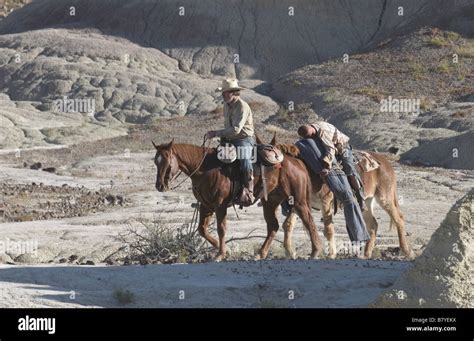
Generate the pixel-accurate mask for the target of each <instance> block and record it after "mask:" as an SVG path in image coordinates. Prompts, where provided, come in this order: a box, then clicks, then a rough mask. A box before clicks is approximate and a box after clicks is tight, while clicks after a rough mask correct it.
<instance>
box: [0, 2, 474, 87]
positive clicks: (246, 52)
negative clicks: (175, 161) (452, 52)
mask: <svg viewBox="0 0 474 341" xmlns="http://www.w3.org/2000/svg"><path fill="white" fill-rule="evenodd" d="M469 4H472V2H471V1H470V0H456V1H453V0H449V1H443V0H416V1H413V0H398V1H390V0H362V1H357V2H352V1H346V0H318V1H312V0H296V1H295V0H291V1H287V0H285V1H281V0H257V1H255V0H218V1H216V0H202V1H199V2H196V1H194V0H183V1H181V2H180V3H179V4H177V3H176V2H175V1H173V0H160V1H151V0H146V1H143V0H102V1H96V0H80V1H75V2H74V12H71V8H70V6H71V3H69V2H64V1H61V0H45V1H38V2H34V3H32V4H30V5H29V6H26V7H25V8H23V9H22V10H21V11H16V12H15V13H14V14H13V15H11V16H9V17H8V18H7V19H6V20H5V21H4V22H2V23H1V24H0V34H7V33H23V32H25V31H29V30H43V29H46V28H67V29H78V28H95V29H98V30H100V31H101V32H103V33H105V34H107V35H113V36H119V37H124V38H126V39H128V40H130V41H132V42H134V43H136V44H138V45H140V46H144V47H153V48H156V49H159V50H160V51H162V52H164V53H166V54H167V55H168V56H170V57H171V58H173V59H175V60H176V61H178V62H179V66H180V68H181V69H182V70H183V71H186V72H189V71H192V72H194V73H198V74H201V75H205V76H214V75H219V76H227V75H231V74H234V73H235V74H236V76H237V77H238V78H239V79H245V78H257V79H265V80H270V81H272V80H276V79H277V78H279V77H280V76H281V75H283V74H285V73H287V72H290V71H293V70H294V69H295V68H297V67H301V66H304V65H306V64H316V63H320V62H323V61H326V60H328V59H330V58H334V57H339V56H341V55H342V54H343V53H350V54H352V53H354V52H356V51H360V50H364V49H369V48H371V47H373V46H375V45H376V44H377V43H378V42H380V41H383V40H384V39H387V38H389V37H392V36H394V35H398V34H401V33H403V32H407V31H409V30H412V29H413V28H415V27H419V26H421V25H424V24H430V25H437V24H439V23H441V22H444V21H447V20H449V19H450V18H453V17H455V16H456V15H457V14H458V13H462V12H463V11H464V9H465V8H466V6H468V5H469ZM181 7H182V8H181ZM399 7H403V9H402V10H403V13H402V12H400V9H399ZM235 54H238V55H239V63H238V64H236V63H235V59H234V55H235Z"/></svg>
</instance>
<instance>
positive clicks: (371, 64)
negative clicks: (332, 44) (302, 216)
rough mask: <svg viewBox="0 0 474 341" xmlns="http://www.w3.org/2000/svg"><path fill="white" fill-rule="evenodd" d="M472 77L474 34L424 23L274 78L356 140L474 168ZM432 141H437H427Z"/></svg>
mask: <svg viewBox="0 0 474 341" xmlns="http://www.w3.org/2000/svg"><path fill="white" fill-rule="evenodd" d="M453 56H456V58H454V57H453ZM473 84H474V39H472V38H469V37H467V36H463V35H460V34H458V33H456V32H450V31H441V30H439V29H433V28H424V29H421V30H419V31H417V32H414V33H411V34H408V35H405V36H401V37H397V38H394V39H389V40H387V41H384V42H382V43H381V44H379V46H378V47H377V48H376V49H374V50H373V51H372V52H368V53H364V54H355V55H351V56H348V59H347V60H346V62H345V61H344V59H343V58H340V59H335V60H331V61H329V62H326V63H322V64H320V65H309V66H306V67H304V68H300V69H298V70H296V71H294V72H291V73H289V74H288V75H286V76H284V77H282V78H281V79H280V80H279V81H278V82H276V83H275V84H274V85H273V90H272V93H271V94H272V96H273V97H274V98H277V99H278V100H280V101H282V102H286V103H290V102H291V101H292V102H295V103H303V102H307V103H310V105H311V106H312V108H313V109H314V110H315V111H316V112H317V114H318V115H319V116H321V117H322V118H324V119H327V120H328V121H330V122H332V123H334V124H336V125H337V126H338V127H340V128H341V129H342V130H343V131H346V132H347V133H348V134H349V135H350V136H351V137H352V141H353V143H354V144H355V145H356V146H358V147H359V148H377V149H380V150H388V149H389V148H391V149H392V150H398V151H399V152H406V151H409V150H412V151H411V152H410V153H407V154H406V155H403V156H402V158H404V159H406V160H407V161H412V162H417V163H420V164H424V165H442V166H445V167H450V168H468V169H472V168H473V165H472V160H470V159H471V158H470V152H469V151H470V148H471V145H472V134H470V132H472V131H473V129H474V87H473ZM406 100H408V101H406ZM396 101H398V103H399V104H400V105H398V107H397V106H396ZM403 101H405V102H403ZM390 103H391V104H390ZM403 103H405V104H406V105H403ZM293 128H295V127H293ZM469 136H471V138H469ZM430 141H437V142H433V143H431V144H427V146H430V147H429V148H425V147H422V146H424V145H425V143H428V142H430ZM441 141H446V143H444V142H442V143H441ZM413 148H414V149H413ZM418 148H421V149H420V151H419V152H418V151H417V150H418Z"/></svg>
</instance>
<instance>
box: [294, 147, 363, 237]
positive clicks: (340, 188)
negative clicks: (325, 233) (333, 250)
mask: <svg viewBox="0 0 474 341" xmlns="http://www.w3.org/2000/svg"><path fill="white" fill-rule="evenodd" d="M295 145H296V146H297V147H298V149H299V150H300V155H301V158H302V159H303V160H304V161H305V163H306V165H307V166H308V167H309V169H310V170H311V171H313V172H315V173H320V172H321V170H322V169H323V166H322V163H321V160H322V158H323V155H324V154H323V153H322V152H321V151H324V146H323V144H322V142H321V141H319V140H314V139H311V138H309V139H301V140H299V141H298V142H296V143H295ZM351 156H352V153H351ZM333 166H334V167H332V168H331V170H330V171H329V175H328V176H327V178H326V182H327V184H328V186H329V188H330V189H331V191H332V192H333V193H334V195H335V196H336V198H337V200H339V201H340V202H342V203H343V205H344V217H345V219H346V228H347V233H348V234H349V238H350V239H351V241H365V240H369V239H370V237H369V234H368V232H367V227H366V226H365V221H364V219H363V217H362V212H361V211H360V208H359V205H358V204H357V203H355V202H354V197H353V195H352V189H351V186H350V185H349V181H348V180H347V176H346V174H344V172H343V171H341V170H340V169H339V167H338V166H337V164H336V163H335V161H334V164H333Z"/></svg>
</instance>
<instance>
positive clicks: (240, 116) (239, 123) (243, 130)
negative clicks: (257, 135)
mask: <svg viewBox="0 0 474 341" xmlns="http://www.w3.org/2000/svg"><path fill="white" fill-rule="evenodd" d="M216 136H218V137H225V138H227V139H229V140H235V139H241V138H244V137H248V136H254V128H253V114H252V110H251V109H250V106H249V105H248V104H247V102H245V101H244V100H242V99H241V98H239V99H238V100H237V101H236V102H235V103H232V104H227V103H224V129H221V130H218V131H217V132H216Z"/></svg>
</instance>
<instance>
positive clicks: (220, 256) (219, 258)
mask: <svg viewBox="0 0 474 341" xmlns="http://www.w3.org/2000/svg"><path fill="white" fill-rule="evenodd" d="M223 260H224V255H217V256H215V257H214V259H213V261H214V262H215V263H219V262H222V261H223Z"/></svg>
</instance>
